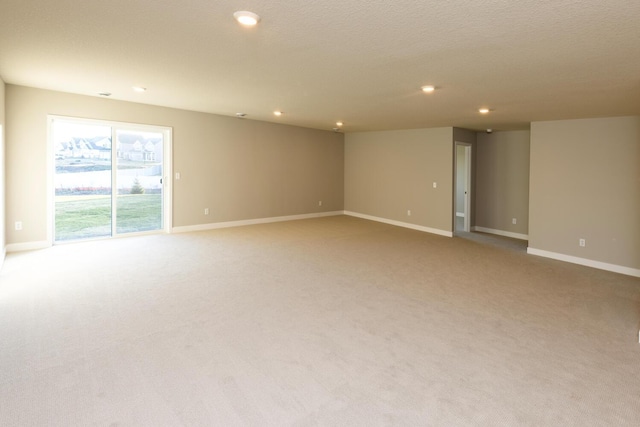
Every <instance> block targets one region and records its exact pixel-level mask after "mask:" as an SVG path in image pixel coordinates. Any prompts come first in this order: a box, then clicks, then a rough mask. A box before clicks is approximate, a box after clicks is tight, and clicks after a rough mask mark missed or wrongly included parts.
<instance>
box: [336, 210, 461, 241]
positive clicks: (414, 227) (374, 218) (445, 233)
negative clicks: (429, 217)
mask: <svg viewBox="0 0 640 427" xmlns="http://www.w3.org/2000/svg"><path fill="white" fill-rule="evenodd" d="M344 214H345V215H349V216H355V217H357V218H362V219H368V220H370V221H377V222H383V223H385V224H391V225H395V226H398V227H404V228H410V229H412V230H418V231H424V232H426V233H431V234H437V235H439V236H445V237H453V232H451V231H446V230H440V229H438V228H431V227H424V226H422V225H416V224H410V223H408V222H402V221H395V220H393V219H386V218H380V217H377V216H372V215H365V214H361V213H357V212H351V211H344Z"/></svg>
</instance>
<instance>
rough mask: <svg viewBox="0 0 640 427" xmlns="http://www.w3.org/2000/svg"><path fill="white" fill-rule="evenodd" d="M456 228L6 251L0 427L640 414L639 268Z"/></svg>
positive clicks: (253, 231)
mask: <svg viewBox="0 0 640 427" xmlns="http://www.w3.org/2000/svg"><path fill="white" fill-rule="evenodd" d="M470 237H471V238H453V239H451V238H446V237H440V236H435V235H431V234H427V233H421V232H418V231H413V230H408V229H403V228H398V227H393V226H390V225H386V224H379V223H375V222H370V221H366V220H362V219H357V218H351V217H346V216H337V217H328V218H320V219H314V220H304V221H291V222H285V223H275V224H265V225H256V226H248V227H239V228H232V229H222V230H212V231H207V232H197V233H185V234H174V235H153V236H146V237H135V238H127V239H113V240H107V241H96V242H87V243H81V244H71V245H61V246H55V247H53V248H51V249H47V250H42V251H34V252H29V253H17V254H10V255H9V256H8V257H7V259H6V261H5V264H4V266H3V269H2V272H1V274H0V343H1V344H0V425H2V426H108V427H115V426H236V425H238V426H241V425H247V426H333V425H338V426H388V425H389V426H391V425H392V426H414V425H415V426H478V425H480V426H485V425H486V426H498V425H501V426H613V425H615V426H625V425H628V426H637V425H640V344H638V327H639V325H640V279H638V278H632V277H628V276H623V275H618V274H614V273H609V272H604V271H599V270H595V269H591V268H587V267H582V266H577V265H572V264H567V263H562V262H558V261H553V260H549V259H544V258H539V257H535V256H531V255H526V254H525V253H524V251H523V250H522V249H521V245H522V243H516V242H510V243H509V242H508V241H505V242H507V243H504V242H503V244H499V238H497V239H498V241H497V242H494V244H491V242H490V241H488V240H485V241H483V239H482V238H480V237H481V236H470ZM490 237H491V239H496V238H495V237H493V236H490Z"/></svg>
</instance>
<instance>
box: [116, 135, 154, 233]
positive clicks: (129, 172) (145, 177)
mask: <svg viewBox="0 0 640 427" xmlns="http://www.w3.org/2000/svg"><path fill="white" fill-rule="evenodd" d="M115 135H116V150H115V152H116V156H117V160H116V165H117V166H116V175H115V179H114V182H115V183H116V184H115V185H116V186H117V189H118V191H117V197H116V203H115V208H114V210H115V234H124V233H135V232H140V231H153V230H162V228H163V218H162V212H163V209H162V207H163V206H162V205H163V194H162V161H163V158H162V154H163V133H162V132H141V131H136V130H129V129H116V131H115Z"/></svg>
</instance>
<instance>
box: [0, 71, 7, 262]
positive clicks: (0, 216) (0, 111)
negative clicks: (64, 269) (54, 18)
mask: <svg viewBox="0 0 640 427" xmlns="http://www.w3.org/2000/svg"><path fill="white" fill-rule="evenodd" d="M5 127H6V126H5V84H4V81H3V80H2V77H0V265H2V261H4V253H5V245H6V238H5V236H6V234H5V233H6V232H5V170H6V161H5V135H6V133H5Z"/></svg>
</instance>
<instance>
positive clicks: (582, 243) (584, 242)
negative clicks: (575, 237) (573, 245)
mask: <svg viewBox="0 0 640 427" xmlns="http://www.w3.org/2000/svg"><path fill="white" fill-rule="evenodd" d="M578 243H579V244H580V247H582V248H584V247H585V246H587V241H586V240H585V239H580V240H579V241H578Z"/></svg>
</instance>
